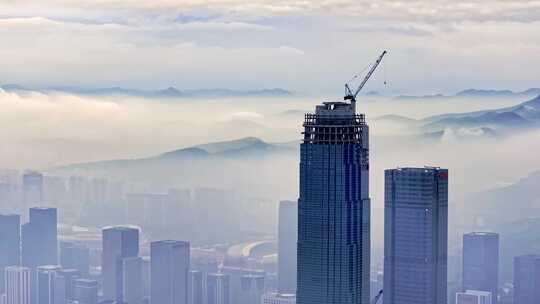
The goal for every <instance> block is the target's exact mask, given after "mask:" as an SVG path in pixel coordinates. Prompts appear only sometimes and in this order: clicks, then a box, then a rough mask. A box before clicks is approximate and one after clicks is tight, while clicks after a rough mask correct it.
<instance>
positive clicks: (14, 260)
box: [0, 214, 21, 294]
mask: <svg viewBox="0 0 540 304" xmlns="http://www.w3.org/2000/svg"><path fill="white" fill-rule="evenodd" d="M20 222H21V219H20V216H18V215H4V214H0V294H3V293H4V288H5V283H4V269H5V268H6V267H8V266H18V265H19V264H20V255H21V245H20V244H21V223H20Z"/></svg>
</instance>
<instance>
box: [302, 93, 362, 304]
mask: <svg viewBox="0 0 540 304" xmlns="http://www.w3.org/2000/svg"><path fill="white" fill-rule="evenodd" d="M303 135H304V139H303V143H302V144H301V145H300V198H299V200H298V286H297V303H298V304H367V303H369V298H370V295H369V292H370V290H369V282H370V280H369V271H370V198H369V153H368V152H369V132H368V126H367V124H366V123H365V120H364V115H362V114H357V113H356V111H355V106H354V102H352V103H345V102H326V103H323V104H322V105H319V106H317V107H316V110H315V113H314V114H306V116H305V121H304V132H303Z"/></svg>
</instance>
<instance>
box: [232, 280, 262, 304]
mask: <svg viewBox="0 0 540 304" xmlns="http://www.w3.org/2000/svg"><path fill="white" fill-rule="evenodd" d="M240 286H241V295H242V297H241V301H240V303H238V304H260V303H261V297H262V295H263V294H264V275H254V274H246V275H244V276H242V278H241V281H240Z"/></svg>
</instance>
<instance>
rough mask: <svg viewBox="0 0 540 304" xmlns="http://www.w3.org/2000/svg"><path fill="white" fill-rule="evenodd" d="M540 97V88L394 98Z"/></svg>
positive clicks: (399, 98) (465, 91) (469, 90)
mask: <svg viewBox="0 0 540 304" xmlns="http://www.w3.org/2000/svg"><path fill="white" fill-rule="evenodd" d="M538 95H540V88H530V89H527V90H525V91H517V92H516V91H512V90H493V89H486V90H484V89H466V90H463V91H459V92H457V93H456V94H454V95H444V94H430V95H399V96H396V97H394V99H396V100H423V99H429V100H436V99H452V98H459V97H462V98H463V97H474V98H504V97H522V98H531V97H535V96H538Z"/></svg>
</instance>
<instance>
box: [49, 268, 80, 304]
mask: <svg viewBox="0 0 540 304" xmlns="http://www.w3.org/2000/svg"><path fill="white" fill-rule="evenodd" d="M56 277H57V281H58V282H59V284H61V285H62V287H61V288H60V287H59V289H60V291H61V292H62V293H63V294H62V295H61V296H60V299H65V300H66V301H73V300H74V299H75V281H76V280H77V279H79V278H80V272H79V271H78V270H77V269H62V270H60V271H58V272H57V274H56ZM55 294H57V292H55ZM56 304H58V303H56Z"/></svg>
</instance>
